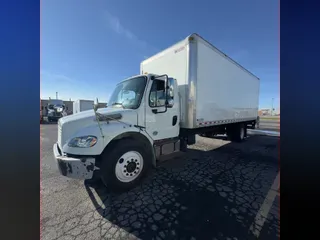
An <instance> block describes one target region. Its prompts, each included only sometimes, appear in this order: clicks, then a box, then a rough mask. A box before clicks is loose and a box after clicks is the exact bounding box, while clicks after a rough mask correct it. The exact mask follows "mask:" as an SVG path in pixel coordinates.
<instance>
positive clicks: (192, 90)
mask: <svg viewBox="0 0 320 240" xmlns="http://www.w3.org/2000/svg"><path fill="white" fill-rule="evenodd" d="M140 67H141V69H140V71H141V75H138V76H134V77H131V78H129V79H126V80H124V81H121V82H120V83H118V84H117V86H116V87H115V90H114V91H113V94H112V95H111V97H110V100H109V104H108V107H107V108H104V109H98V110H97V109H96V108H95V109H94V110H92V111H86V112H82V113H78V114H75V115H72V116H67V117H64V118H62V119H60V120H59V123H58V142H57V143H56V144H55V145H54V146H53V151H54V156H55V159H56V162H57V165H58V167H59V170H60V172H61V174H62V175H64V176H67V177H70V178H78V179H92V178H94V179H95V177H99V178H101V179H102V182H103V183H104V184H105V185H106V186H108V187H110V188H112V189H113V190H126V189H130V188H132V187H133V186H135V185H136V184H137V183H138V182H139V181H140V180H141V178H142V177H143V175H144V174H145V173H146V172H147V171H148V170H149V169H150V167H152V166H156V165H157V163H158V162H159V161H161V159H162V156H163V155H169V154H172V153H174V152H177V151H186V149H187V145H192V144H194V143H195V139H196V138H195V136H196V134H207V135H213V134H221V133H226V134H227V135H228V136H229V138H230V140H231V141H238V142H240V141H242V140H243V139H244V138H245V137H246V129H247V125H248V124H252V123H254V122H255V121H256V118H257V116H258V102H259V79H258V78H257V77H256V76H255V75H253V74H252V73H250V72H249V71H248V70H246V69H245V68H243V67H242V66H240V65H239V64H238V63H236V62H235V61H233V60H232V59H231V58H229V57H228V56H227V55H225V54H224V53H222V52H221V51H219V50H218V49H217V48H215V47H214V46H212V45H211V44H210V43H208V42H207V41H206V40H204V39H203V38H201V37H200V36H199V35H197V34H192V35H190V36H189V37H187V38H186V39H184V40H182V41H180V42H178V43H176V44H175V45H173V46H171V47H170V48H168V49H166V50H164V51H162V52H160V53H158V54H156V55H155V56H153V57H150V58H149V59H147V60H145V61H143V62H142V63H141V66H140Z"/></svg>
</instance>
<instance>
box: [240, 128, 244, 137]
mask: <svg viewBox="0 0 320 240" xmlns="http://www.w3.org/2000/svg"><path fill="white" fill-rule="evenodd" d="M240 138H241V139H244V127H241V128H240Z"/></svg>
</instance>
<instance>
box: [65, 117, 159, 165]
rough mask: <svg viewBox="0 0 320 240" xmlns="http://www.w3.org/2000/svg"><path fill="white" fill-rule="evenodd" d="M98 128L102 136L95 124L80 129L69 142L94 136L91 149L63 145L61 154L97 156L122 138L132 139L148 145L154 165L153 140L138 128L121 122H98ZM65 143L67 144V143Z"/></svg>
mask: <svg viewBox="0 0 320 240" xmlns="http://www.w3.org/2000/svg"><path fill="white" fill-rule="evenodd" d="M100 126H101V129H102V132H103V135H104V136H101V131H100V129H99V126H98V124H97V123H95V124H92V125H90V126H87V127H85V128H82V129H81V130H80V131H78V132H76V133H75V134H74V135H73V136H72V137H71V138H70V139H69V140H71V139H72V138H75V137H81V136H88V135H91V136H96V137H97V139H98V141H97V143H96V144H95V145H94V146H93V147H91V148H73V147H69V146H68V144H65V145H64V146H63V148H62V150H63V152H65V153H68V154H73V155H85V156H98V155H101V154H102V152H103V151H105V150H106V149H107V148H108V147H109V146H110V145H111V143H113V142H115V141H118V140H120V139H122V138H133V139H136V140H137V141H141V142H142V143H145V144H148V145H149V147H150V150H151V151H152V154H153V156H154V157H153V159H152V164H155V161H156V160H155V155H154V151H153V140H152V139H151V138H150V137H149V136H148V134H146V133H145V132H144V131H143V130H141V129H140V128H137V127H135V126H134V125H131V124H124V123H121V122H109V123H106V122H100ZM69 140H68V141H67V143H68V142H69Z"/></svg>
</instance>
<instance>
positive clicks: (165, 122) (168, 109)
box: [146, 78, 180, 140]
mask: <svg viewBox="0 0 320 240" xmlns="http://www.w3.org/2000/svg"><path fill="white" fill-rule="evenodd" d="M146 96H147V97H146V101H147V102H146V131H147V132H148V134H149V135H150V136H151V137H152V138H153V140H162V139H168V138H174V137H177V136H179V129H180V126H179V125H180V124H179V123H180V113H179V98H178V91H177V82H176V80H175V79H173V78H168V79H167V80H162V79H157V78H156V79H154V80H150V82H149V86H148V92H147V95H146Z"/></svg>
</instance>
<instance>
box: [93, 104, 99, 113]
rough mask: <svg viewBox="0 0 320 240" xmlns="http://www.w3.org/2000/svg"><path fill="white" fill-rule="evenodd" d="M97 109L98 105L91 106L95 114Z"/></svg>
mask: <svg viewBox="0 0 320 240" xmlns="http://www.w3.org/2000/svg"><path fill="white" fill-rule="evenodd" d="M98 108H99V105H98V104H94V105H93V109H94V111H95V112H96V111H97V110H98Z"/></svg>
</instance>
